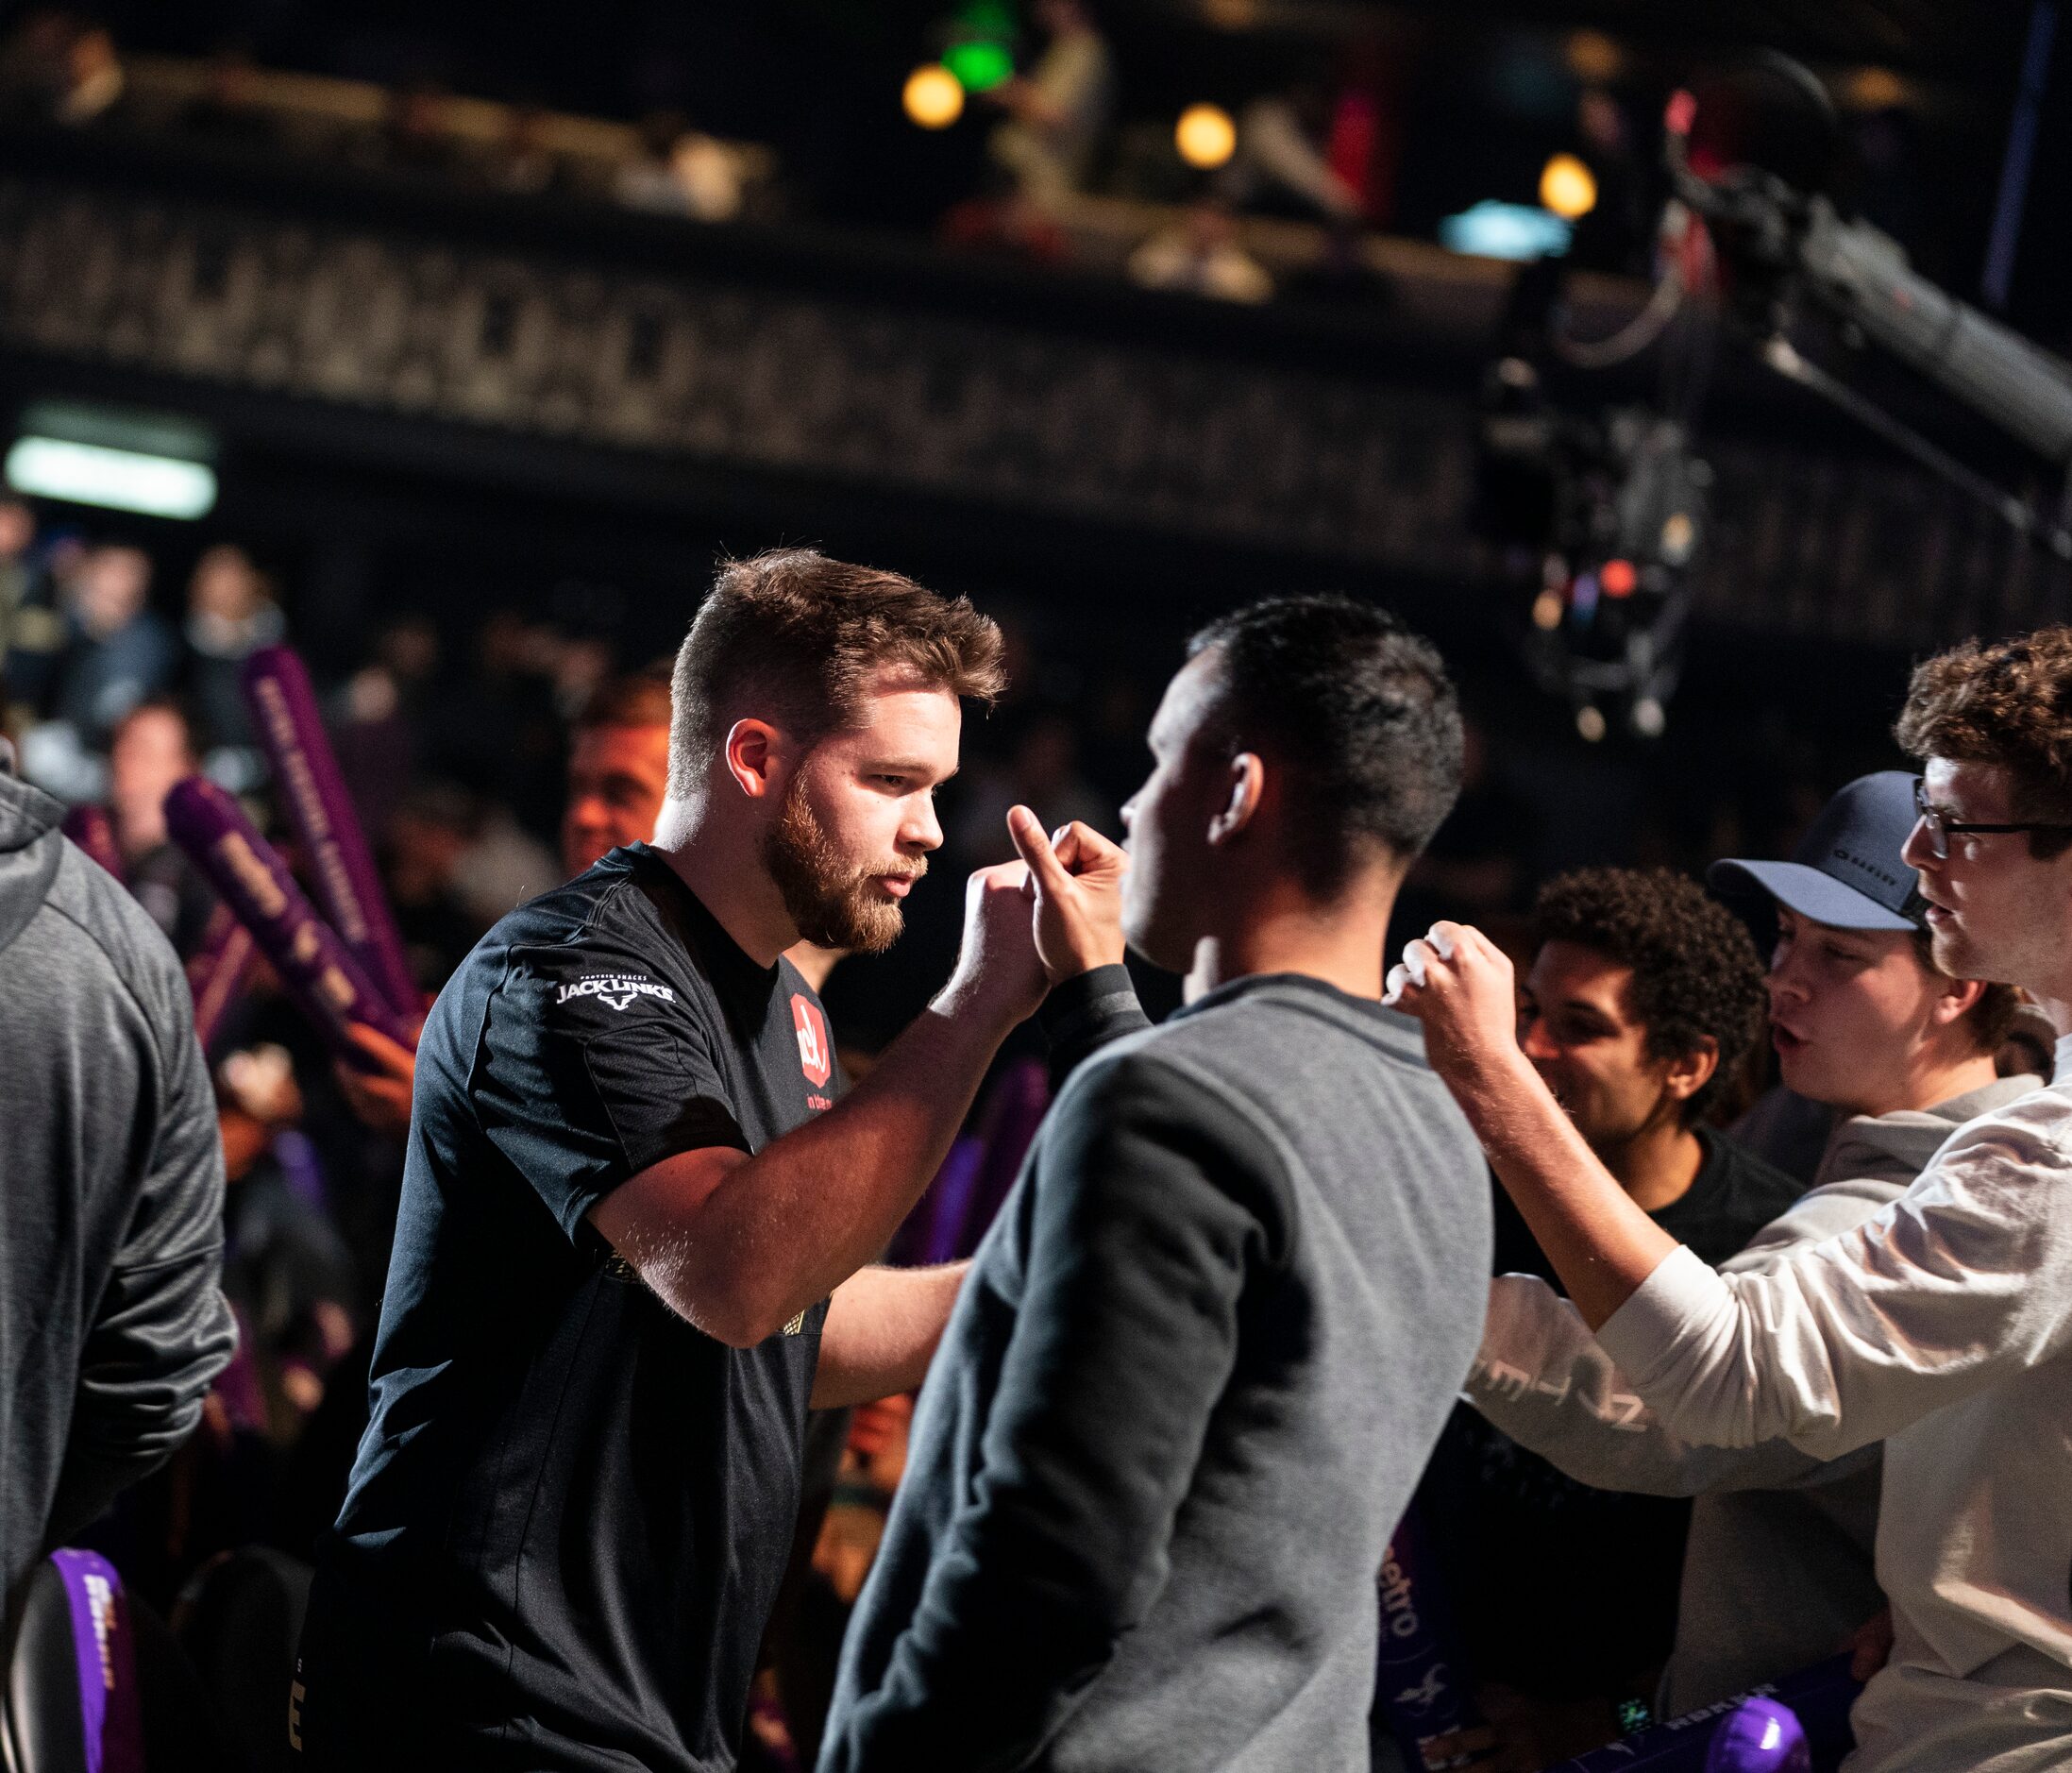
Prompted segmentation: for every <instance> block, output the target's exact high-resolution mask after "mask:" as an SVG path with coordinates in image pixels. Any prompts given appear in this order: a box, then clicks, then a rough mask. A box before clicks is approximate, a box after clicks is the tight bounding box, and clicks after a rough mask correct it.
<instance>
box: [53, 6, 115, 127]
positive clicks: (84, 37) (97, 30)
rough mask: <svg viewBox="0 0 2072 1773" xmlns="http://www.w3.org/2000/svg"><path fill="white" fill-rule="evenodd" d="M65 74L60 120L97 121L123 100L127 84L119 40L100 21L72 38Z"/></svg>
mask: <svg viewBox="0 0 2072 1773" xmlns="http://www.w3.org/2000/svg"><path fill="white" fill-rule="evenodd" d="M65 76H66V78H65V90H64V92H63V93H62V94H61V95H60V96H59V100H58V110H57V117H58V121H59V123H69V124H84V123H93V122H94V121H96V120H97V119H99V118H101V117H104V116H106V115H107V114H108V113H109V111H111V110H114V109H115V107H116V105H117V104H118V103H120V102H121V99H122V95H123V88H124V86H125V85H126V81H125V79H124V76H123V63H122V58H121V57H120V56H119V55H117V54H116V53H115V40H114V38H112V37H111V36H109V33H108V32H107V31H106V30H104V29H103V28H102V27H101V26H99V25H90V26H89V27H88V28H87V29H85V30H82V31H81V32H80V33H79V34H78V35H77V36H76V37H75V38H74V39H73V40H72V47H71V49H70V50H69V52H68V53H67V54H66V57H65Z"/></svg>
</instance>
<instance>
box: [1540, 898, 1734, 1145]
mask: <svg viewBox="0 0 2072 1773" xmlns="http://www.w3.org/2000/svg"><path fill="white" fill-rule="evenodd" d="M1547 942H1574V943H1575V945H1576V946H1577V947H1579V948H1587V949H1589V950H1590V951H1591V952H1592V953H1593V954H1602V955H1604V956H1605V957H1606V958H1607V959H1608V960H1615V961H1617V962H1619V963H1620V964H1621V965H1622V966H1627V967H1631V968H1632V969H1633V1011H1634V1014H1635V1016H1636V1017H1637V1018H1638V1019H1639V1021H1640V1022H1642V1025H1643V1026H1644V1027H1645V1028H1646V1029H1647V1051H1648V1055H1649V1056H1650V1057H1653V1058H1658V1059H1667V1058H1681V1057H1682V1056H1684V1055H1686V1054H1690V1053H1694V1052H1696V1051H1697V1050H1698V1048H1699V1046H1700V1045H1701V1044H1702V1043H1703V1042H1704V1040H1705V1038H1706V1037H1708V1036H1710V1038H1711V1039H1712V1040H1713V1042H1714V1043H1715V1045H1716V1046H1717V1047H1718V1049H1719V1063H1718V1065H1716V1066H1715V1067H1714V1068H1713V1070H1712V1075H1711V1076H1710V1077H1709V1078H1707V1079H1706V1080H1705V1082H1704V1084H1702V1085H1701V1086H1700V1087H1699V1088H1698V1089H1695V1090H1693V1092H1692V1094H1691V1097H1690V1099H1689V1100H1688V1101H1687V1102H1685V1104H1684V1105H1683V1122H1684V1124H1685V1125H1686V1126H1691V1125H1694V1124H1695V1123H1697V1122H1699V1121H1700V1120H1702V1119H1703V1118H1704V1116H1705V1114H1706V1111H1707V1110H1708V1109H1709V1108H1710V1107H1711V1106H1712V1104H1713V1103H1714V1102H1715V1101H1716V1100H1718V1098H1719V1097H1720V1095H1721V1094H1722V1093H1723V1092H1724V1091H1726V1090H1727V1088H1728V1087H1729V1085H1730V1082H1731V1080H1732V1078H1733V1076H1734V1073H1735V1071H1736V1069H1737V1068H1738V1067H1739V1066H1740V1064H1741V1062H1742V1060H1743V1059H1744V1058H1745V1057H1747V1055H1748V1054H1749V1052H1750V1051H1751V1050H1752V1049H1753V1048H1754V1046H1755V1044H1756V1042H1757V1041H1758V1040H1759V1039H1760V1038H1761V1036H1762V1029H1763V1023H1764V1018H1765V1014H1766V1011H1767V1009H1768V999H1767V997H1766V995H1765V993H1764V991H1763V988H1762V976H1763V966H1762V958H1761V956H1760V954H1757V953H1756V944H1755V941H1754V938H1752V937H1750V936H1749V934H1748V931H1747V928H1746V926H1744V924H1743V922H1742V920H1740V919H1739V918H1737V917H1736V916H1735V915H1734V914H1733V913H1732V912H1731V911H1729V910H1727V907H1726V906H1725V905H1723V904H1721V903H1719V901H1718V900H1716V899H1712V898H1710V897H1708V896H1707V894H1706V891H1705V888H1704V887H1700V886H1699V885H1698V883H1697V882H1696V881H1694V880H1693V879H1691V878H1690V877H1689V876H1688V875H1684V874H1679V873H1677V872H1676V870H1674V869H1666V868H1585V869H1577V870H1575V872H1573V873H1569V874H1562V875H1558V876H1557V877H1556V878H1555V879H1553V880H1551V881H1549V882H1548V883H1547V884H1546V885H1545V886H1544V887H1541V889H1540V895H1539V897H1538V898H1537V899H1536V900H1534V902H1533V907H1532V943H1533V947H1534V948H1535V949H1538V948H1540V947H1541V946H1542V945H1543V944H1545V943H1547Z"/></svg>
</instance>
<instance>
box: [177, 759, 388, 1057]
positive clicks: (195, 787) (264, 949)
mask: <svg viewBox="0 0 2072 1773" xmlns="http://www.w3.org/2000/svg"><path fill="white" fill-rule="evenodd" d="M165 824H166V829H167V830H168V831H170V832H171V833H172V835H173V841H174V842H175V843H177V844H178V845H179V847H180V848H181V849H182V850H184V851H186V852H187V853H188V854H189V855H190V856H192V857H193V858H194V865H195V867H197V868H199V869H200V870H201V871H202V872H203V873H204V874H205V875H207V876H208V878H209V883H210V885H211V886H212V887H214V888H215V889H216V892H217V893H218V895H219V896H220V897H221V898H222V900H223V903H225V904H227V905H228V906H229V907H230V909H231V911H232V912H233V913H235V914H236V916H237V920H238V921H239V922H240V923H242V924H244V927H245V929H246V930H248V931H249V932H250V933H251V937H252V939H253V941H255V942H256V943H257V944H258V945H259V952H260V953H261V954H264V955H265V956H266V958H267V960H268V961H270V962H271V963H272V965H273V969H274V971H276V972H277V973H278V974H279V976H280V984H281V988H282V989H283V990H285V991H286V992H287V994H288V996H289V997H290V998H291V999H293V1000H294V1003H295V1007H296V1008H297V1009H299V1010H300V1011H301V1012H302V1013H303V1015H305V1016H306V1017H308V1018H309V1020H310V1022H311V1023H312V1025H313V1026H314V1027H315V1029H316V1031H317V1033H319V1034H320V1035H322V1036H323V1037H324V1039H325V1042H326V1044H328V1046H329V1047H330V1049H331V1051H332V1052H333V1053H335V1054H337V1055H338V1056H339V1057H340V1058H342V1059H344V1060H345V1061H346V1062H347V1063H348V1064H352V1065H364V1064H365V1060H364V1058H363V1057H362V1055H361V1054H360V1052H359V1049H357V1048H356V1047H355V1046H354V1045H353V1044H352V1042H351V1040H350V1039H349V1038H347V1036H346V1033H345V1026H346V1024H347V1023H348V1022H365V1023H366V1024H368V1026H370V1027H373V1028H378V1029H379V1030H380V1032H381V1033H383V1034H385V1035H387V1036H388V1038H390V1039H391V1040H395V1041H397V1042H399V1043H400V1044H402V1045H404V1046H409V1045H410V1044H411V1033H410V1029H409V1028H408V1027H407V1026H406V1025H405V1023H404V1022H403V1021H402V1019H401V1018H400V1017H399V1016H398V1015H397V1014H396V1011H395V1010H394V1009H392V1008H391V1007H390V1006H389V1004H388V1000H387V999H386V998H384V997H383V996H382V995H381V994H380V992H379V991H377V990H376V989H375V988H374V986H373V985H372V984H371V983H370V982H369V980H368V978H367V975H366V974H365V973H364V972H362V971H361V969H360V963H359V962H358V961H356V960H355V959H354V958H353V957H352V954H351V953H350V952H349V951H348V950H347V948H346V947H345V943H344V942H342V941H340V940H339V938H338V937H337V935H336V934H335V933H334V932H333V931H332V929H331V927H330V925H329V924H328V923H326V922H325V921H324V920H323V919H322V918H320V917H318V916H317V915H316V908H315V907H314V906H313V905H312V904H311V903H310V902H309V900H308V899H307V898H305V897H304V896H303V892H302V888H301V887H298V886H296V885H295V876H294V875H292V874H291V873H289V872H288V865H287V864H286V863H285V862H283V861H282V860H281V859H280V855H279V853H278V851H277V850H275V848H274V847H273V845H272V844H270V843H268V842H267V841H266V839H265V838H263V837H262V836H260V835H259V833H258V831H257V830H255V829H254V827H253V825H252V821H251V820H250V819H246V818H245V817H244V811H243V810H242V809H241V808H240V807H239V805H238V803H237V802H235V801H233V800H232V799H231V798H230V797H229V796H228V795H227V794H226V793H225V792H224V791H223V790H222V789H221V788H219V787H217V786H216V785H215V784H214V783H213V782H211V781H209V780H208V779H207V778H206V777H203V776H189V777H188V778H187V780H186V781H185V782H182V783H180V784H179V785H177V787H175V788H174V790H173V791H172V793H170V794H168V795H167V796H166V797H165Z"/></svg>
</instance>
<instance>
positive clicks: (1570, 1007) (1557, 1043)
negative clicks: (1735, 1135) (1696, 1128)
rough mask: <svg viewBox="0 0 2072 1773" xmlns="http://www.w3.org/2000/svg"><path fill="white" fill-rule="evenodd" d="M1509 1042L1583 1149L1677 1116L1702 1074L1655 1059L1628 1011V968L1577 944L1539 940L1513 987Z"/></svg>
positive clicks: (1614, 1142)
mask: <svg viewBox="0 0 2072 1773" xmlns="http://www.w3.org/2000/svg"><path fill="white" fill-rule="evenodd" d="M1518 1044H1519V1047H1520V1049H1521V1050H1522V1051H1523V1052H1524V1054H1525V1057H1526V1058H1527V1059H1529V1060H1531V1062H1532V1068H1533V1070H1535V1071H1536V1072H1539V1073H1540V1075H1541V1077H1542V1078H1543V1079H1545V1080H1546V1085H1547V1088H1548V1089H1551V1090H1553V1091H1554V1094H1555V1097H1556V1099H1557V1100H1558V1101H1559V1103H1560V1105H1561V1106H1562V1107H1563V1108H1564V1109H1566V1110H1567V1111H1568V1116H1569V1119H1570V1120H1572V1121H1574V1122H1575V1130H1576V1131H1577V1132H1579V1133H1581V1134H1582V1136H1583V1138H1584V1140H1586V1141H1587V1142H1588V1143H1589V1145H1590V1146H1591V1148H1592V1150H1593V1151H1596V1152H1598V1153H1600V1154H1602V1153H1604V1152H1607V1151H1613V1150H1616V1149H1618V1148H1619V1147H1621V1146H1623V1145H1625V1144H1626V1143H1628V1142H1629V1141H1630V1140H1633V1139H1634V1138H1636V1137H1637V1136H1638V1135H1639V1134H1641V1133H1642V1132H1643V1131H1645V1130H1647V1129H1648V1128H1650V1127H1653V1126H1656V1125H1658V1124H1659V1123H1660V1122H1661V1120H1662V1118H1663V1116H1665V1115H1668V1116H1671V1117H1675V1118H1677V1119H1680V1118H1681V1115H1682V1105H1683V1103H1684V1102H1685V1101H1687V1100H1688V1099H1689V1098H1690V1097H1691V1096H1692V1095H1693V1093H1694V1092H1695V1091H1696V1090H1697V1089H1698V1088H1699V1087H1700V1086H1701V1085H1702V1084H1703V1083H1704V1082H1705V1080H1706V1079H1707V1078H1708V1077H1710V1075H1711V1073H1712V1067H1711V1065H1710V1063H1707V1062H1705V1059H1704V1057H1703V1055H1699V1056H1698V1057H1697V1058H1696V1059H1695V1060H1693V1058H1692V1057H1688V1056H1687V1057H1685V1058H1682V1059H1676V1058H1657V1057H1655V1056H1654V1055H1651V1054H1650V1053H1649V1052H1648V1046H1647V1024H1646V1023H1645V1022H1642V1021H1641V1020H1640V1018H1639V1017H1638V1016H1636V1015H1635V1014H1634V1011H1633V969H1632V968H1631V967H1629V966H1627V965H1626V963H1625V962H1623V961H1618V960H1613V959H1611V958H1610V957H1609V956H1608V955H1605V954H1598V953H1597V952H1596V951H1595V950H1594V949H1590V948H1585V947H1584V946H1583V945H1582V944H1581V943H1579V942H1566V941H1555V942H1546V943H1544V944H1542V945H1541V949H1540V952H1539V953H1538V954H1535V955H1534V956H1533V962H1532V970H1531V971H1529V972H1527V973H1526V975H1525V983H1524V985H1523V986H1522V987H1521V988H1520V991H1519V1006H1518Z"/></svg>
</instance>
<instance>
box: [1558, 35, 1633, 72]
mask: <svg viewBox="0 0 2072 1773" xmlns="http://www.w3.org/2000/svg"><path fill="white" fill-rule="evenodd" d="M1562 53H1563V58H1564V59H1566V60H1567V62H1568V71H1569V72H1570V73H1571V74H1573V75H1574V76H1575V77H1576V78H1577V79H1578V80H1585V81H1588V82H1589V83H1590V84H1591V85H1592V86H1602V85H1604V84H1605V83H1606V82H1607V81H1608V80H1615V79H1617V78H1618V77H1619V72H1620V70H1621V69H1622V68H1623V67H1624V66H1625V65H1626V56H1625V54H1624V53H1623V52H1622V51H1621V49H1620V48H1619V45H1618V44H1617V43H1615V42H1612V41H1611V39H1610V38H1609V37H1607V36H1606V35H1605V34H1604V32H1602V31H1592V30H1580V31H1571V32H1570V33H1569V39H1568V42H1566V43H1564V44H1563V45H1562Z"/></svg>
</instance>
